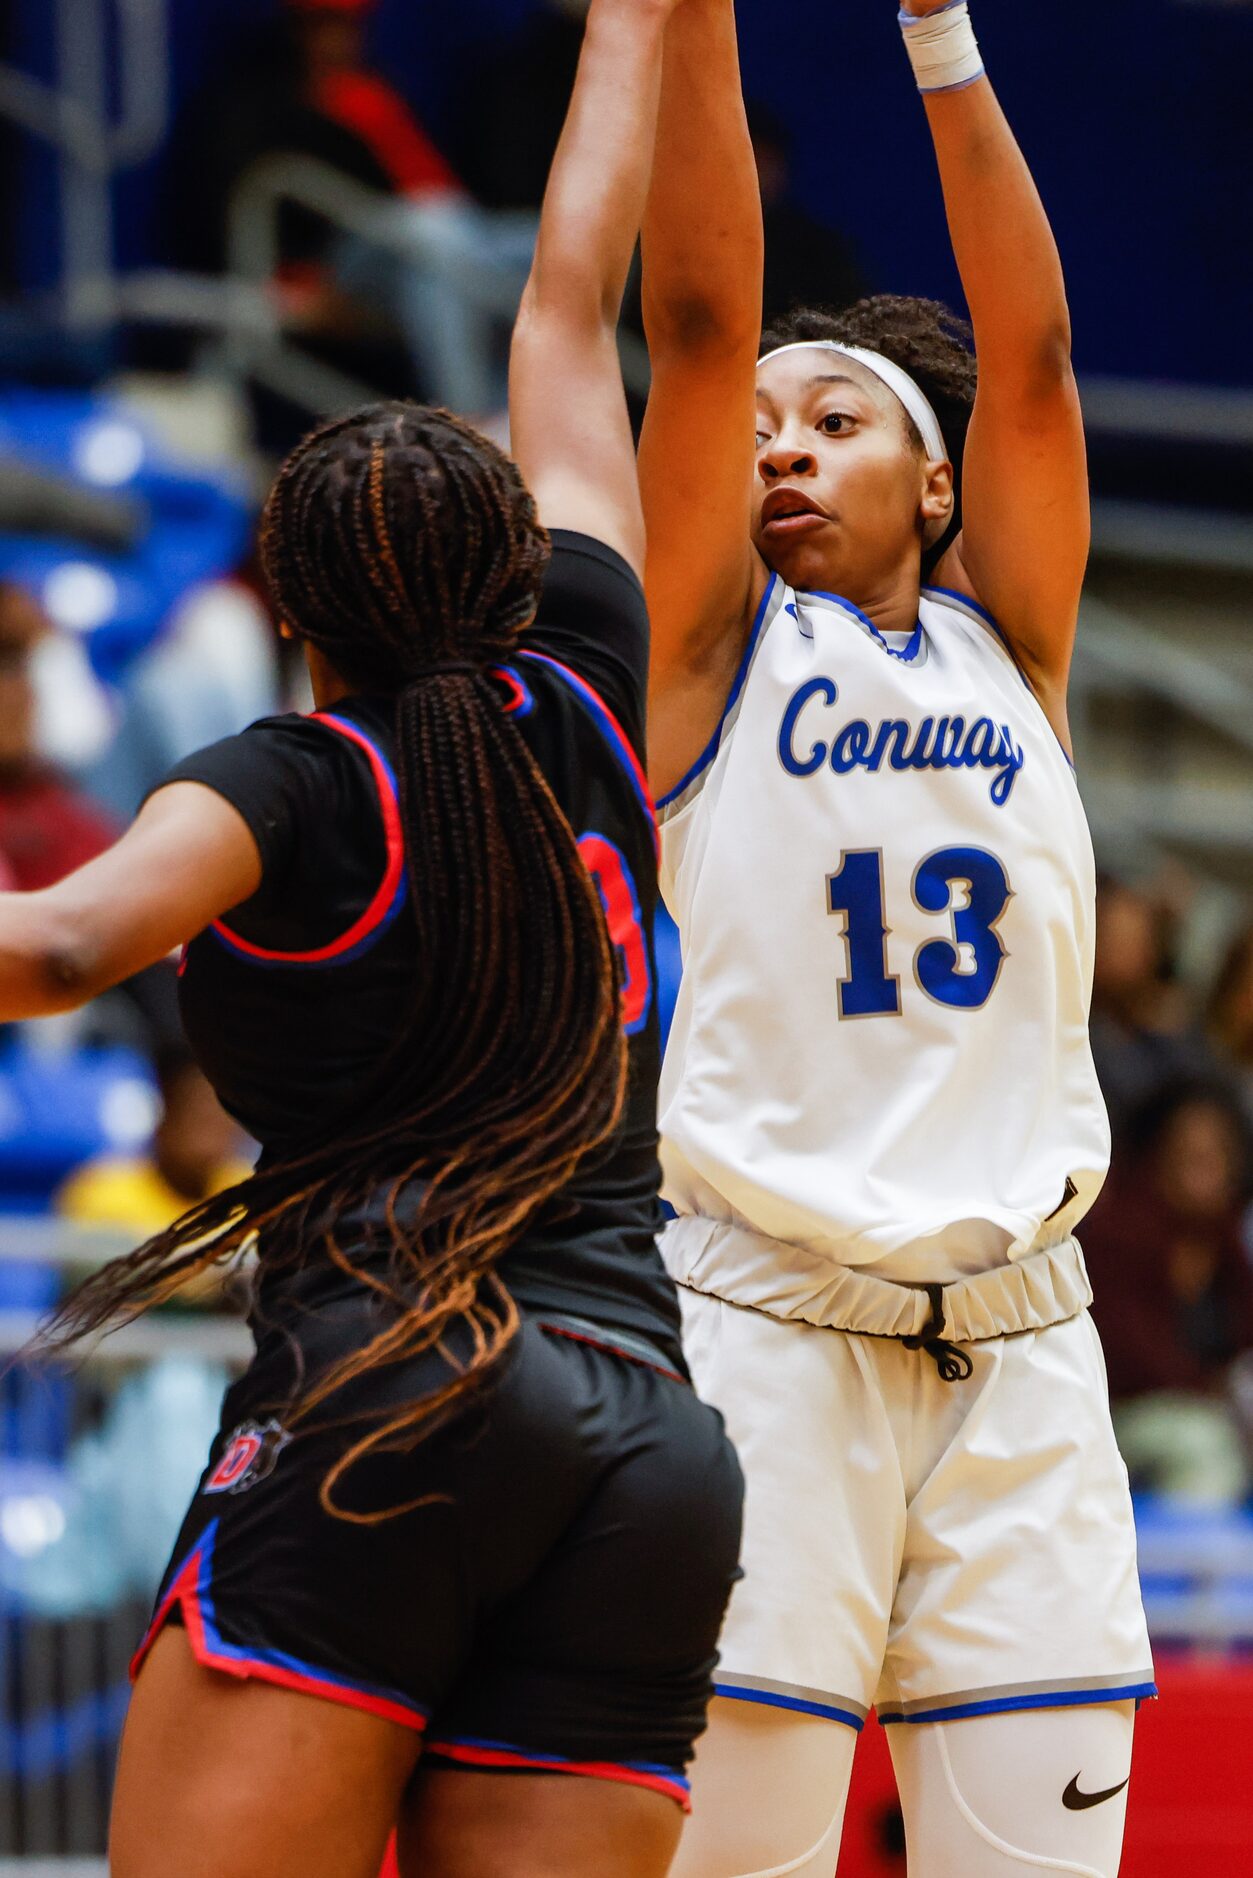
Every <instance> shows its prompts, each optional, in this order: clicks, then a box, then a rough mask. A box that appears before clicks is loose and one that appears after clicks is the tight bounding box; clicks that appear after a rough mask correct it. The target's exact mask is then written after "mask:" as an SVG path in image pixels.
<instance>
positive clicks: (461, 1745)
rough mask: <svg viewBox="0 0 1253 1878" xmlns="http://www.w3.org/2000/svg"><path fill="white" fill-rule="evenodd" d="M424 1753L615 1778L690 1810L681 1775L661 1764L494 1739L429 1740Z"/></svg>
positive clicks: (462, 1761)
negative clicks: (539, 1749)
mask: <svg viewBox="0 0 1253 1878" xmlns="http://www.w3.org/2000/svg"><path fill="white" fill-rule="evenodd" d="M426 1753H427V1754H436V1755H439V1756H440V1757H441V1758H442V1759H444V1760H448V1761H456V1762H457V1763H458V1765H459V1766H464V1767H481V1768H483V1769H484V1770H485V1771H490V1770H491V1769H492V1768H501V1769H507V1768H523V1767H529V1768H533V1769H534V1771H535V1772H536V1773H540V1774H582V1775H583V1776H584V1777H585V1778H587V1779H590V1780H616V1781H618V1782H620V1783H621V1784H622V1785H623V1786H628V1787H646V1788H647V1789H648V1790H649V1791H650V1792H653V1793H661V1794H664V1795H665V1797H666V1798H667V1799H668V1800H674V1801H675V1802H677V1804H678V1805H679V1806H681V1807H682V1808H683V1811H684V1812H685V1813H690V1812H691V1810H692V1795H691V1791H690V1789H689V1787H688V1783H687V1781H686V1780H685V1779H684V1778H683V1776H682V1774H677V1773H667V1772H666V1771H665V1770H664V1769H663V1768H660V1767H644V1766H639V1767H635V1766H632V1765H631V1764H630V1763H629V1762H623V1761H569V1760H566V1759H565V1757H564V1755H560V1754H528V1753H527V1752H526V1751H525V1750H524V1749H522V1748H509V1747H505V1746H504V1745H503V1744H501V1743H499V1742H495V1741H428V1743H427V1744H426Z"/></svg>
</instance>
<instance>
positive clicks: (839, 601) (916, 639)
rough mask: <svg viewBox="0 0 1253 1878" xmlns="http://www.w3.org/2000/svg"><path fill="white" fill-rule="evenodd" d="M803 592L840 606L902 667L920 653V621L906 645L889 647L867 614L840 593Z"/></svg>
mask: <svg viewBox="0 0 1253 1878" xmlns="http://www.w3.org/2000/svg"><path fill="white" fill-rule="evenodd" d="M805 591H806V592H807V593H812V594H813V596H814V598H815V600H834V601H835V603H836V605H837V606H842V607H843V608H844V609H845V611H846V612H848V613H852V614H854V615H855V616H856V617H857V618H858V619H859V620H860V621H861V623H862V625H863V626H865V627H866V628H867V629H868V630H869V631H870V632H871V633H873V635H874V637H875V638H876V639H877V640H878V642H879V644H880V645H881V646H882V647H883V650H884V651H885V652H886V653H887V655H888V657H889V658H890V659H899V660H900V662H901V664H902V665H912V664H913V663H914V661H915V659H916V658H917V657H918V654H919V653H920V652H921V651H922V621H921V620H919V621H918V624H917V625H916V626H915V627H914V630H913V632H912V633H911V634H910V635H909V643H908V645H903V646H900V647H896V646H890V645H889V644H888V642H887V640H886V639H885V638H884V637H883V634H882V633H881V632H880V631H879V628H878V627H877V626H876V625H875V623H874V621H873V620H872V619H871V618H870V616H869V614H867V613H863V612H862V610H861V608H860V607H859V606H858V605H857V604H856V603H855V602H854V601H852V600H848V599H846V598H845V597H844V595H843V594H842V593H824V592H823V590H822V588H821V587H808V588H806V590H805ZM802 597H803V596H802Z"/></svg>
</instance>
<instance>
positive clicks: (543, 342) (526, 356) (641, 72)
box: [509, 0, 673, 576]
mask: <svg viewBox="0 0 1253 1878" xmlns="http://www.w3.org/2000/svg"><path fill="white" fill-rule="evenodd" d="M672 4H673V0H592V8H591V11H590V13H589V14H588V20H587V31H586V35H585V38H584V42H583V51H582V55H581V56H580V59H579V70H578V77H577V78H576V80H575V86H574V93H573V96H572V98H571V100H570V109H569V112H568V113H567V116H566V122H565V128H564V130H563V131H562V133H561V141H560V143H559V144H558V146H557V154H556V156H555V157H554V158H553V166H552V170H551V172H550V174H549V178H548V187H547V189H546V190H545V192H544V207H543V211H542V213H541V216H540V228H539V239H538V241H537V243H536V248H535V261H534V264H533V266H532V269H531V277H530V280H529V281H528V282H527V287H526V291H525V293H524V294H523V296H522V306H521V309H520V311H519V314H518V320H517V325H516V326H515V328H514V335H513V351H512V354H511V357H510V366H509V417H510V428H511V432H512V441H513V450H514V454H515V456H516V457H517V460H518V464H519V466H520V468H521V470H522V474H523V476H524V477H525V478H526V480H527V482H528V484H529V485H530V487H531V490H532V491H533V493H534V495H535V497H536V500H537V502H538V504H539V510H540V517H541V519H542V520H543V522H544V523H545V524H546V525H547V526H548V527H550V528H572V529H577V530H579V531H580V532H581V533H583V534H587V535H594V536H595V537H597V539H599V540H601V541H604V542H606V543H608V545H609V546H610V547H612V548H616V549H617V550H618V552H619V553H620V554H622V555H623V556H624V557H625V558H626V560H627V561H628V562H630V564H631V566H632V567H634V568H635V570H636V572H637V573H639V574H640V575H641V576H642V575H643V571H644V521H643V515H642V513H641V508H640V496H639V486H638V483H637V481H636V475H635V447H634V442H633V440H632V436H631V426H630V421H629V418H628V416H627V406H626V395H625V392H624V390H623V386H622V371H621V366H620V364H619V361H618V346H617V329H618V314H619V311H620V309H621V305H622V294H623V290H624V288H625V286H626V279H627V272H628V270H629V268H630V265H631V256H632V254H633V253H634V251H635V241H636V236H637V235H638V233H639V226H640V219H641V217H642V215H643V212H644V200H645V197H646V195H647V192H648V178H649V172H650V170H651V168H652V162H653V145H654V141H655V138H656V133H657V101H658V97H659V94H660V89H661V55H662V42H663V39H664V35H665V28H666V20H667V17H668V15H669V13H670V11H671V6H672Z"/></svg>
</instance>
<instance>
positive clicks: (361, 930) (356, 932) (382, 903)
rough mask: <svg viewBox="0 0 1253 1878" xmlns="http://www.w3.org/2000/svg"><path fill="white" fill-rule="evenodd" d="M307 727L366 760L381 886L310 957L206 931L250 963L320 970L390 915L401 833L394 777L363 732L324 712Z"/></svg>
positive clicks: (400, 876)
mask: <svg viewBox="0 0 1253 1878" xmlns="http://www.w3.org/2000/svg"><path fill="white" fill-rule="evenodd" d="M309 722H310V723H312V724H323V725H325V726H326V728H327V729H328V730H334V731H337V732H338V733H339V735H340V736H341V737H347V738H348V739H349V741H350V742H351V743H355V744H356V745H357V747H358V748H359V749H361V750H364V751H365V753H366V756H367V757H368V758H369V762H370V771H371V774H372V775H373V778H374V786H375V788H376V789H377V791H378V797H379V807H380V809H381V810H382V815H383V836H384V840H385V842H386V844H387V869H386V872H385V873H384V875H383V882H382V885H381V886H380V887H379V890H378V892H377V893H376V894H375V896H374V898H373V899H372V900H371V902H370V904H369V906H367V908H366V910H365V912H364V913H363V914H362V915H361V917H360V918H359V919H357V920H354V921H353V923H352V925H351V926H350V927H349V928H348V931H347V932H345V933H341V934H340V936H339V938H338V939H333V940H332V941H331V943H330V945H326V946H319V947H318V948H317V949H316V950H315V951H313V952H272V951H271V950H270V949H269V948H268V947H267V946H258V945H253V943H252V942H251V940H249V939H241V938H240V936H239V934H238V933H236V932H232V931H231V929H230V927H229V926H227V925H226V923H225V921H223V920H220V919H215V920H214V921H213V922H212V926H211V931H213V932H215V933H216V934H217V935H218V937H219V938H220V939H223V940H225V942H226V944H227V945H228V946H230V947H231V949H232V951H236V952H242V953H244V954H245V955H246V956H247V957H248V958H251V959H265V960H267V961H268V962H269V963H271V964H277V965H321V964H323V963H325V962H329V961H330V960H331V959H336V958H339V957H340V956H341V955H342V954H343V953H345V952H351V951H352V949H353V947H354V946H358V945H360V944H361V942H362V940H363V939H367V938H368V937H369V936H370V934H371V933H372V932H373V930H374V928H375V927H376V926H379V925H381V924H382V922H383V920H384V919H386V917H387V915H388V914H389V913H390V912H391V910H392V907H393V905H394V903H395V900H396V895H397V893H398V892H399V891H400V887H401V884H402V882H403V880H404V874H405V841H404V831H403V829H402V828H401V825H400V801H399V797H398V794H397V789H396V782H395V778H394V777H393V776H392V773H391V770H390V769H389V768H388V765H387V764H386V762H385V761H384V759H383V757H382V755H381V753H380V752H379V751H378V750H377V749H376V748H375V746H374V744H373V743H371V741H370V739H369V738H368V737H367V736H366V735H365V734H364V732H363V731H360V730H358V729H357V727H356V725H355V724H350V723H349V722H348V720H347V718H344V717H334V716H332V715H331V713H330V712H328V711H314V712H313V714H312V716H311V717H310V719H309Z"/></svg>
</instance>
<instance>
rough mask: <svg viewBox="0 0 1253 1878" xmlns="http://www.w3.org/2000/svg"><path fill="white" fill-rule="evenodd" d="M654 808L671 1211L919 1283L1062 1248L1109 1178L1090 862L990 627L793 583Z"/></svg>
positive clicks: (1032, 701) (1029, 704)
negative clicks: (892, 618) (686, 769)
mask: <svg viewBox="0 0 1253 1878" xmlns="http://www.w3.org/2000/svg"><path fill="white" fill-rule="evenodd" d="M659 812H660V818H661V825H662V885H663V890H664V892H665V895H666V899H667V901H668V903H669V905H670V908H671V911H672V912H673V914H674V916H675V919H676V921H677V923H678V926H679V931H680V934H681V937H682V943H683V967H684V970H683V982H682V986H681V989H680V992H679V999H678V1005H677V1009H676V1012H675V1017H674V1025H673V1029H672V1031H671V1035H670V1043H669V1048H668V1051H667V1055H666V1060H665V1068H664V1071H663V1075H662V1084H661V1127H662V1135H663V1166H664V1170H665V1180H666V1188H665V1191H666V1197H667V1198H668V1199H669V1201H670V1202H671V1204H672V1205H673V1206H674V1207H675V1208H676V1209H677V1211H678V1212H679V1213H680V1214H684V1213H694V1214H700V1215H703V1216H705V1217H708V1218H713V1219H716V1220H723V1221H728V1222H731V1223H733V1224H735V1225H738V1226H744V1227H748V1228H750V1229H752V1230H753V1231H755V1232H756V1233H759V1234H765V1235H767V1236H769V1237H770V1238H774V1239H781V1240H786V1241H790V1242H792V1243H794V1244H797V1245H800V1246H803V1247H805V1248H807V1249H808V1250H809V1251H810V1252H813V1253H815V1254H817V1255H819V1256H820V1257H823V1258H829V1259H830V1260H832V1261H835V1262H838V1263H840V1264H844V1265H863V1266H864V1265H871V1264H873V1265H874V1266H875V1267H876V1270H877V1271H878V1273H879V1275H880V1276H882V1277H892V1278H898V1279H901V1280H902V1281H906V1282H926V1281H928V1280H936V1281H940V1282H944V1281H946V1280H948V1279H951V1278H956V1277H961V1276H968V1275H969V1274H971V1273H972V1272H976V1271H980V1270H984V1269H986V1268H988V1267H989V1266H992V1265H997V1264H1002V1263H1004V1262H1005V1260H1006V1259H1013V1258H1015V1257H1019V1256H1021V1255H1022V1254H1023V1253H1025V1252H1027V1251H1030V1250H1033V1249H1036V1248H1038V1247H1040V1246H1043V1245H1049V1244H1054V1243H1057V1242H1059V1241H1060V1240H1062V1239H1065V1238H1066V1237H1068V1236H1069V1234H1070V1233H1071V1232H1073V1230H1074V1226H1075V1224H1076V1222H1077V1220H1078V1219H1080V1218H1081V1217H1082V1215H1083V1214H1084V1213H1085V1212H1086V1211H1087V1208H1088V1207H1089V1205H1090V1204H1091V1202H1092V1200H1093V1199H1094V1198H1095V1197H1096V1194H1097V1192H1098V1191H1099V1189H1100V1186H1101V1182H1102V1180H1103V1179H1104V1176H1105V1172H1106V1168H1107V1166H1108V1161H1109V1129H1108V1123H1107V1120H1106V1115H1105V1107H1104V1103H1103V1101H1102V1099H1101V1093H1100V1090H1099V1087H1098V1085H1097V1080H1096V1073H1095V1070H1094V1068H1093V1064H1092V1055H1091V1051H1090V1049H1089V1045H1088V1030H1087V1019H1088V1005H1089V1000H1090V995H1091V983H1092V945H1093V924H1094V901H1095V871H1094V864H1093V857H1092V844H1091V840H1090V837H1089V834H1088V828H1087V822H1086V820H1085V817H1084V813H1083V808H1082V805H1081V803H1080V800H1079V792H1078V789H1077V787H1076V784H1075V777H1074V772H1073V770H1072V768H1071V765H1070V763H1069V761H1068V759H1067V757H1066V755H1065V753H1064V751H1063V750H1062V748H1061V746H1060V745H1059V743H1058V741H1057V739H1056V737H1055V736H1054V734H1053V731H1052V729H1051V728H1050V726H1049V724H1048V721H1047V719H1046V718H1045V716H1044V713H1043V711H1042V709H1041V708H1040V705H1039V703H1038V702H1037V700H1036V698H1035V696H1034V695H1033V693H1032V692H1031V690H1030V689H1029V688H1028V686H1027V684H1026V682H1025V680H1024V679H1023V677H1022V674H1021V672H1020V671H1019V669H1018V667H1017V666H1016V665H1015V663H1014V661H1013V659H1012V658H1011V656H1010V654H1009V652H1008V650H1007V649H1006V647H1005V645H1004V643H1003V641H1002V640H1001V638H1000V635H999V633H998V630H997V628H996V627H995V625H994V624H993V622H992V621H991V619H990V617H989V616H988V615H986V614H984V613H983V612H982V610H981V609H980V608H979V607H977V606H975V605H974V604H973V603H972V602H970V601H967V600H965V599H964V598H961V597H960V596H958V595H955V594H950V593H947V592H944V591H940V590H936V589H928V590H927V591H925V592H924V595H923V598H922V603H921V608H920V620H919V625H918V627H917V630H916V631H915V632H914V633H913V634H912V636H911V637H910V638H909V640H908V642H907V643H901V644H896V645H889V644H888V642H887V641H886V640H885V638H884V637H883V635H882V634H881V633H880V632H879V631H878V630H877V628H876V627H875V626H874V625H873V624H872V622H871V621H870V620H869V619H868V618H866V616H865V615H863V614H862V613H860V612H859V611H858V609H857V608H856V607H854V606H852V605H851V604H850V603H849V602H847V601H844V600H840V599H837V598H835V597H834V596H831V595H825V594H813V593H803V594H798V593H794V592H793V591H792V590H791V589H790V588H789V587H787V586H786V585H785V584H784V582H783V581H782V580H780V579H779V578H778V576H775V577H774V578H773V579H772V581H771V584H770V586H769V588H768V589H767V592H766V595H765V598H764V599H763V601H762V606H761V609H760V611H759V614H758V617H757V620H756V622H755V623H754V629H753V632H752V635H751V637H750V641H749V645H748V648H747V651H746V653H745V657H744V660H743V663H742V665H741V668H740V671H739V673H738V675H737V678H736V681H735V684H734V687H733V689H732V693H731V697H730V701H729V704H728V707H727V710H726V713H725V715H724V717H723V720H722V723H721V725H720V726H719V728H718V731H717V732H716V734H715V736H714V738H713V740H712V741H711V743H710V745H709V747H708V748H707V750H706V751H705V753H704V755H703V757H702V758H701V760H700V761H699V763H698V764H697V765H696V767H695V768H694V769H693V770H692V771H691V772H690V773H689V774H688V776H686V777H685V778H684V779H683V781H682V782H681V783H680V784H679V786H678V788H677V789H676V790H675V791H674V792H673V793H672V794H671V795H670V796H669V797H667V798H666V799H665V800H664V801H663V803H662V804H661V805H660V811H659ZM723 1295H725V1296H731V1297H734V1296H735V1284H734V1274H728V1277H727V1288H726V1289H725V1290H724V1291H723ZM744 1301H746V1302H747V1301H750V1300H748V1299H745V1300H744Z"/></svg>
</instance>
